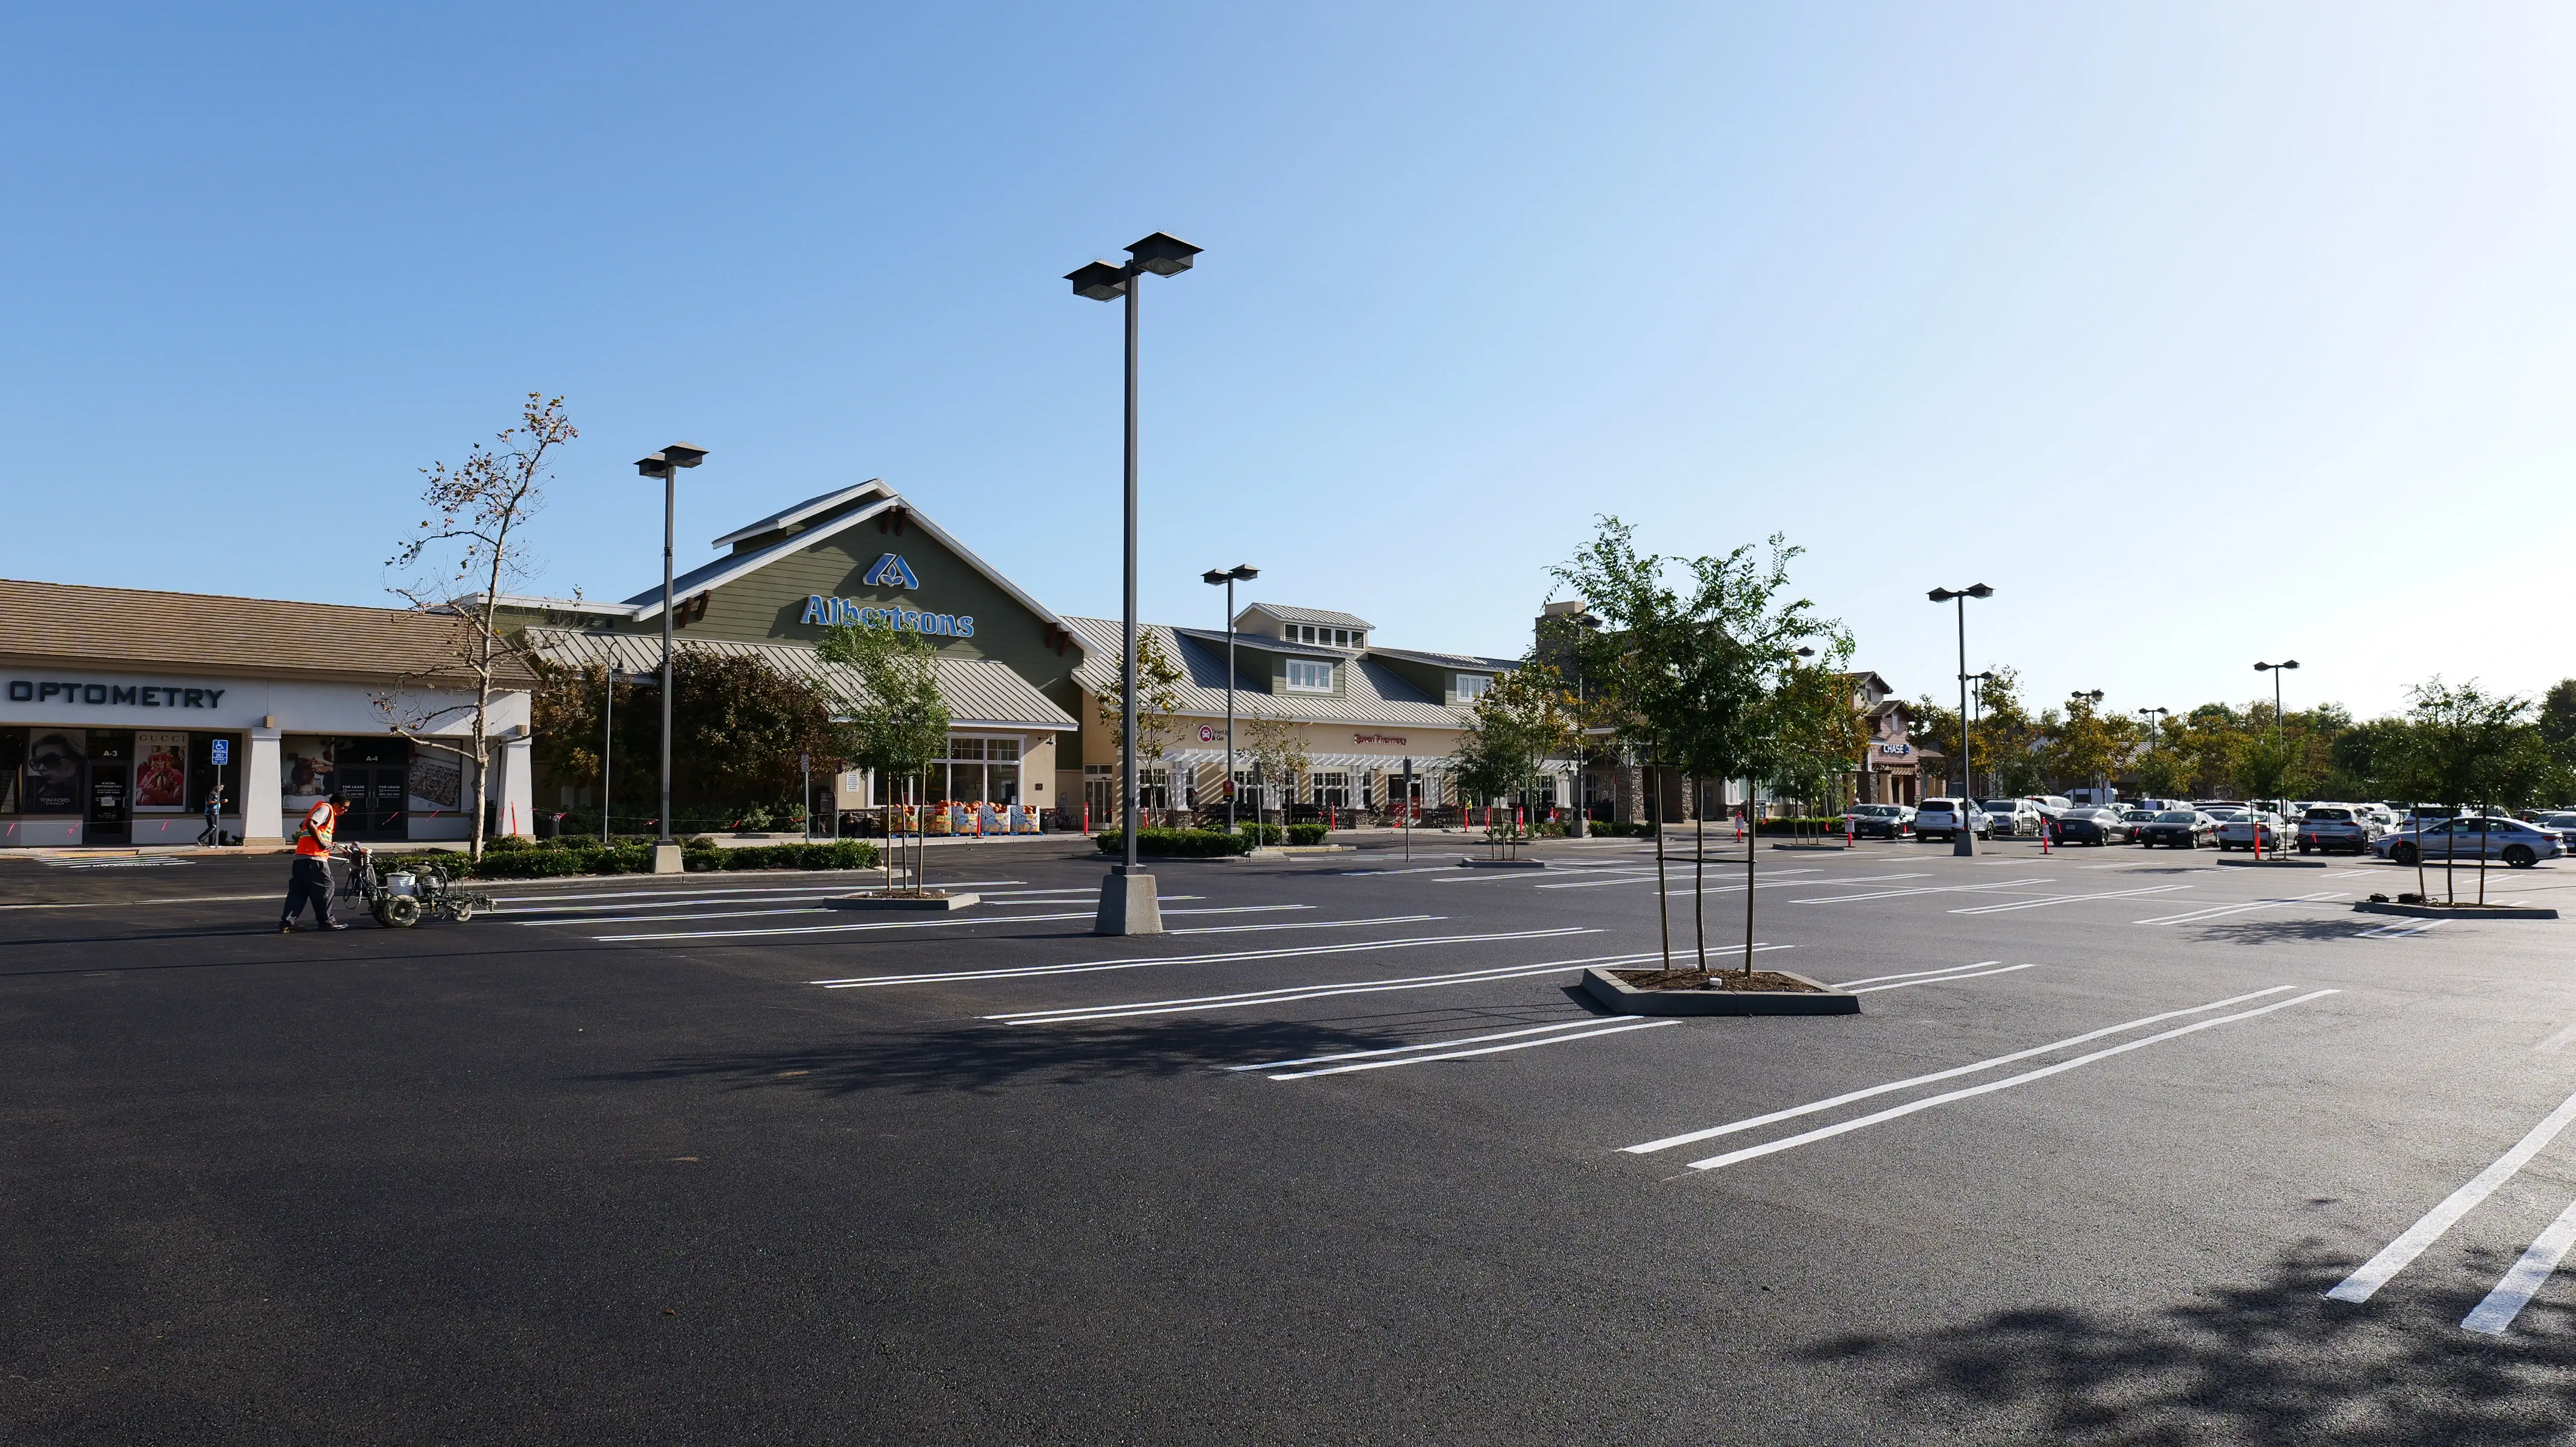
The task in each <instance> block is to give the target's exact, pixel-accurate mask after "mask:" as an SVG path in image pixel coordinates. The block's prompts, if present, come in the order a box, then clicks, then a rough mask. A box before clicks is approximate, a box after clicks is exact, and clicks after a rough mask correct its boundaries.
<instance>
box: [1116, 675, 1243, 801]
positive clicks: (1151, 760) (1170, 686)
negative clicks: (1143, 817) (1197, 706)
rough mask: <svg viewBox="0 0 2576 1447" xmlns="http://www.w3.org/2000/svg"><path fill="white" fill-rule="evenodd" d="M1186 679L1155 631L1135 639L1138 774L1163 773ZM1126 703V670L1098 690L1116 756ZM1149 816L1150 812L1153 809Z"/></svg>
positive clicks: (1141, 791)
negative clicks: (1155, 637)
mask: <svg viewBox="0 0 2576 1447" xmlns="http://www.w3.org/2000/svg"><path fill="white" fill-rule="evenodd" d="M1182 680H1183V674H1182V673H1181V665H1180V664H1179V663H1177V662H1175V661H1174V660H1173V658H1172V655H1171V654H1169V653H1167V652H1165V651H1164V650H1163V645H1162V644H1160V643H1158V642H1156V641H1155V639H1154V635H1153V633H1152V632H1151V631H1150V630H1141V631H1139V632H1138V633H1137V635H1136V772H1138V773H1139V774H1143V773H1147V772H1160V771H1161V765H1162V760H1163V757H1164V755H1165V754H1167V753H1168V752H1170V750H1171V745H1172V740H1173V738H1174V737H1175V736H1177V735H1178V734H1179V732H1180V727H1181V725H1180V720H1178V719H1176V718H1174V717H1173V715H1174V714H1175V713H1177V712H1179V711H1180V707H1181V683H1182ZM1126 700H1127V694H1126V683H1125V670H1123V669H1122V670H1120V671H1119V672H1117V673H1113V674H1111V675H1110V678H1109V684H1108V686H1107V687H1105V688H1103V689H1102V690H1101V691H1100V726H1101V727H1102V728H1104V729H1107V730H1108V731H1109V748H1110V751H1111V752H1112V753H1119V752H1122V751H1123V750H1124V749H1125V747H1126V735H1127V717H1126V714H1127V702H1126ZM1164 777H1165V778H1166V779H1168V778H1169V777H1170V775H1169V774H1168V773H1166V774H1165V775H1164ZM1233 782H1234V781H1233V780H1231V779H1229V780H1227V781H1226V783H1227V784H1228V785H1229V786H1231V785H1232V784H1233ZM1122 795H1123V791H1122ZM1144 799H1145V788H1144V781H1143V780H1142V779H1139V780H1137V785H1136V800H1137V807H1138V808H1139V809H1143V808H1144ZM1164 804H1165V807H1167V808H1168V807H1170V804H1171V801H1170V800H1169V799H1166V800H1165V801H1164ZM1146 812H1147V813H1149V814H1150V813H1151V811H1150V810H1148V811H1146Z"/></svg>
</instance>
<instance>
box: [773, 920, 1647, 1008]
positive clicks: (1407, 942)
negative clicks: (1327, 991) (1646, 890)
mask: <svg viewBox="0 0 2576 1447" xmlns="http://www.w3.org/2000/svg"><path fill="white" fill-rule="evenodd" d="M1065 917H1066V918H1072V916H1065ZM1599 933H1601V931H1599V930H1597V929H1588V928H1583V927H1580V926H1574V925H1567V926H1563V927H1560V928H1557V929H1538V930H1510V931H1505V932H1502V933H1497V934H1480V935H1416V936H1414V937H1412V938H1409V939H1400V940H1361V941H1357V942H1355V943H1352V944H1346V945H1308V946H1304V947H1301V948H1298V949H1279V950H1237V951H1233V952H1230V953H1226V954H1214V955H1159V956H1154V955H1147V956H1139V957H1136V958H1133V959H1122V960H1086V961H1084V962H1082V963H1080V964H1072V965H1014V966H1005V967H1003V968H1000V969H992V970H948V971H942V972H940V973H936V974H920V975H862V976H858V977H856V978H852V979H847V980H808V981H806V982H805V983H807V984H809V985H821V986H824V987H825V988H827V989H834V990H851V989H866V988H870V987H873V986H878V985H929V984H946V983H953V982H955V981H960V980H1020V979H1029V978H1032V977H1035V976H1040V975H1082V974H1089V973H1092V972H1093V971H1097V970H1136V969H1143V968H1145V967H1147V966H1149V965H1207V964H1231V963H1233V962H1235V961H1238V960H1284V959H1294V958H1298V957H1300V956H1305V955H1347V954H1355V953H1358V952H1361V951H1364V950H1402V949H1411V948H1413V947H1415V946H1417V945H1460V944H1484V943H1489V942H1492V941H1495V940H1544V939H1561V938H1563V937H1564V936H1567V935H1597V934H1599Z"/></svg>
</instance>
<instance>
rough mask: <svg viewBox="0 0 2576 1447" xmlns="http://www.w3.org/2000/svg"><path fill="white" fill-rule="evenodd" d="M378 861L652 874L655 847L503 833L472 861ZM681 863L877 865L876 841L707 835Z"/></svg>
mask: <svg viewBox="0 0 2576 1447" xmlns="http://www.w3.org/2000/svg"><path fill="white" fill-rule="evenodd" d="M376 864H377V867H378V868H380V869H383V870H386V871H388V872H390V871H393V870H398V869H422V868H428V869H436V870H439V871H441V872H443V873H446V874H449V875H451V876H453V875H456V874H459V873H461V874H462V875H463V876H464V877H466V878H468V879H557V878H562V877H565V876H568V875H575V874H649V873H651V872H652V869H653V846H652V845H651V844H649V843H645V842H641V841H630V840H622V839H621V840H619V841H617V842H616V843H614V844H610V845H607V846H605V847H603V846H602V845H601V844H600V843H599V841H598V840H596V839H586V840H565V839H555V840H548V841H546V842H544V843H535V842H531V841H529V840H526V839H520V838H516V837H505V838H501V839H495V840H493V841H492V842H491V844H490V846H489V847H487V848H486V849H485V850H484V851H483V857H482V858H481V859H480V860H476V861H473V862H472V863H470V864H469V863H468V862H467V860H466V858H465V856H463V855H461V854H394V855H384V856H380V857H379V858H378V859H377V861H376ZM680 865H681V867H682V868H683V869H686V870H687V871H688V872H690V873H692V874H712V873H715V872H717V871H730V870H737V869H874V868H876V867H877V846H876V845H875V844H874V843H872V842H870V841H868V840H865V839H843V840H839V841H837V842H833V841H821V842H817V843H813V844H801V843H800V844H766V845H758V846H753V847H749V848H743V849H719V848H717V847H716V846H715V845H714V844H713V843H712V842H711V841H709V840H706V839H703V838H698V839H684V840H681V841H680Z"/></svg>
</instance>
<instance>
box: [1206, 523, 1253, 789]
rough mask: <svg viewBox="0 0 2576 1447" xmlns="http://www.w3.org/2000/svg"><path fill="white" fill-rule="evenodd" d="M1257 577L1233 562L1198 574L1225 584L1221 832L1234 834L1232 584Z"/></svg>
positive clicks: (1212, 583) (1210, 582)
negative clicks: (1227, 566) (1224, 566)
mask: <svg viewBox="0 0 2576 1447" xmlns="http://www.w3.org/2000/svg"><path fill="white" fill-rule="evenodd" d="M1260 576H1261V570H1260V569H1259V568H1256V567H1254V566H1252V565H1251V564H1250V563H1237V564H1235V565H1234V566H1233V567H1231V568H1224V569H1218V568H1210V569H1208V570H1207V571H1206V572H1204V573H1201V574H1199V581H1200V582H1202V583H1206V584H1208V585H1210V586H1211V587H1213V586H1215V585H1216V584H1218V583H1223V584H1224V585H1225V832H1226V833H1228V834H1232V833H1233V832H1234V585H1235V584H1236V583H1249V582H1251V581H1252V580H1253V579H1255V578H1258V577H1260Z"/></svg>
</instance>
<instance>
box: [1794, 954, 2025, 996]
mask: <svg viewBox="0 0 2576 1447" xmlns="http://www.w3.org/2000/svg"><path fill="white" fill-rule="evenodd" d="M2002 963H2003V961H2001V960H1979V961H1977V962H1976V963H1975V964H1973V965H1943V966H1942V967H1941V968H1939V969H1937V970H1907V971H1904V972H1903V973H1901V974H1894V975H1864V976H1862V977H1861V978H1860V979H1857V980H1845V981H1843V982H1842V983H1841V984H1838V985H1836V986H1834V988H1835V989H1837V990H1848V989H1850V988H1851V987H1852V986H1854V985H1875V984H1877V983H1878V982H1879V981H1881V980H1914V979H1920V978H1922V977H1923V976H1925V975H1947V974H1952V973H1955V972H1957V971H1959V970H1982V969H1984V968H1985V967H1986V966H1988V965H2000V964H2002Z"/></svg>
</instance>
